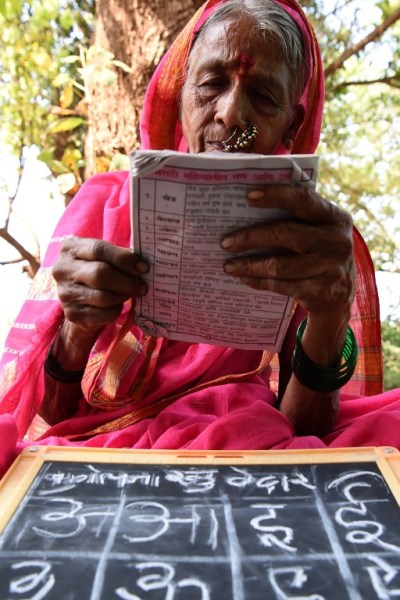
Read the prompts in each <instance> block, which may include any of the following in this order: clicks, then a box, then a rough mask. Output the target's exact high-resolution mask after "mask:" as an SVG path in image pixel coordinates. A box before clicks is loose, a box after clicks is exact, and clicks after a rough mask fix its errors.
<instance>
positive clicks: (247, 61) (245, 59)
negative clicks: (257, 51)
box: [236, 54, 256, 77]
mask: <svg viewBox="0 0 400 600" xmlns="http://www.w3.org/2000/svg"><path fill="white" fill-rule="evenodd" d="M255 62H256V61H255V60H254V58H253V57H252V56H250V55H249V54H239V55H238V57H237V59H236V66H237V69H238V75H239V77H243V76H244V75H247V73H248V72H249V70H250V69H251V67H254V64H255Z"/></svg>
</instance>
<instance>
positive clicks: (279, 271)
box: [221, 186, 355, 313]
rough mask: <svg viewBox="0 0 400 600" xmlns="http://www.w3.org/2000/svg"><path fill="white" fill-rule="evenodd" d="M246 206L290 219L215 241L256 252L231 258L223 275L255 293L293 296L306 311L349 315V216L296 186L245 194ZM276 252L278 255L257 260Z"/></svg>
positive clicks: (351, 287)
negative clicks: (284, 212)
mask: <svg viewBox="0 0 400 600" xmlns="http://www.w3.org/2000/svg"><path fill="white" fill-rule="evenodd" d="M247 200H248V203H249V205H250V206H257V207H265V208H267V207H268V208H282V209H286V210H288V211H290V212H291V213H292V214H293V215H294V217H295V219H294V220H287V221H284V220H282V221H276V222H271V223H265V224H262V225H257V226H253V227H246V228H243V229H239V230H237V231H235V232H233V233H230V234H229V235H228V236H227V237H225V238H224V240H222V242H221V246H222V247H223V248H224V249H225V250H227V251H229V252H234V253H236V252H238V253H240V252H244V251H248V250H252V251H260V255H259V256H250V257H249V256H248V257H244V258H239V257H238V258H236V257H234V258H232V259H230V260H228V261H227V263H226V264H225V267H224V268H225V271H226V272H227V273H229V274H231V275H233V276H235V277H238V278H239V279H240V280H241V281H242V282H244V283H246V284H247V285H249V286H250V287H253V288H256V289H264V290H269V291H271V292H277V293H279V294H284V295H287V296H290V297H292V298H295V300H296V301H298V302H299V304H300V305H301V306H302V307H303V308H304V309H306V310H307V311H309V313H329V312H331V311H333V312H336V313H337V312H341V313H345V312H348V313H349V311H350V306H351V303H352V300H353V297H354V281H355V266H354V258H353V233H352V220H351V217H350V216H349V215H348V214H347V213H345V212H344V211H342V210H341V209H340V208H338V207H336V206H334V205H333V204H331V203H330V202H328V201H326V200H324V199H323V198H322V197H321V196H319V195H318V194H317V193H316V192H313V191H312V190H308V189H307V188H305V187H301V186H266V187H264V188H260V189H257V190H252V191H250V192H249V193H248V195H247ZM269 248H282V249H283V253H282V255H281V256H262V254H263V252H265V251H267V250H268V249H269Z"/></svg>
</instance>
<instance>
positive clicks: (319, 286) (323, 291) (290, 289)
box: [240, 276, 353, 312]
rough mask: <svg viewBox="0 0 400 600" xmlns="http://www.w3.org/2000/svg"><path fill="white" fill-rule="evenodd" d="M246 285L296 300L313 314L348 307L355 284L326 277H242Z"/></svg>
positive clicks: (345, 278)
mask: <svg viewBox="0 0 400 600" xmlns="http://www.w3.org/2000/svg"><path fill="white" fill-rule="evenodd" d="M240 281H241V282H242V283H244V284H245V285H247V286H249V287H251V288H253V289H256V290H265V291H269V292H273V293H276V294H281V295H283V296H289V297H290V298H294V300H295V301H296V302H298V303H299V304H300V306H302V308H304V309H306V310H308V311H310V312H312V311H321V310H324V311H326V310H328V309H329V307H335V308H336V309H337V308H339V307H340V306H344V305H346V306H347V305H348V303H349V298H352V297H353V283H352V280H351V278H349V277H348V276H345V277H344V278H337V279H334V277H333V276H325V277H321V278H319V279H318V278H315V279H292V280H287V279H286V280H284V279H273V278H270V279H269V278H258V277H253V278H252V277H240Z"/></svg>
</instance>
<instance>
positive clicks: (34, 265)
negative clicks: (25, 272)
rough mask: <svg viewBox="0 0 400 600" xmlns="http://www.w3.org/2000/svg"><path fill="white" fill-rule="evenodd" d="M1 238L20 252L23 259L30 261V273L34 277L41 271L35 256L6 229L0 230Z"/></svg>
mask: <svg viewBox="0 0 400 600" xmlns="http://www.w3.org/2000/svg"><path fill="white" fill-rule="evenodd" d="M0 237H1V238H3V240H4V241H6V242H8V243H9V244H10V245H11V246H12V247H13V248H15V249H16V250H18V252H19V253H20V254H21V256H22V258H23V259H24V260H26V261H28V263H29V266H30V270H29V272H30V273H31V274H32V276H33V275H36V273H37V272H38V270H39V267H40V263H39V261H38V260H37V259H36V258H35V257H34V256H33V254H31V253H30V252H29V251H28V250H26V248H24V247H23V246H22V244H20V243H19V242H18V241H17V240H16V239H15V238H14V237H13V236H12V235H11V234H10V233H8V231H7V230H6V229H5V228H4V227H2V228H0Z"/></svg>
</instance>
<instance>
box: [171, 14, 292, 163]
mask: <svg viewBox="0 0 400 600" xmlns="http://www.w3.org/2000/svg"><path fill="white" fill-rule="evenodd" d="M292 88H293V86H292V81H291V75H290V70H289V67H288V66H287V64H286V62H285V61H284V59H283V56H282V53H281V51H280V49H278V48H276V44H275V47H274V44H273V42H272V41H271V42H266V41H264V40H260V39H259V38H258V36H254V34H253V24H252V22H251V21H250V20H248V19H244V20H243V19H242V20H241V21H240V22H236V21H226V22H222V23H218V24H216V25H214V26H213V27H211V28H210V29H209V30H208V31H206V32H205V34H204V36H203V37H202V38H201V39H200V40H198V42H197V43H196V44H195V46H194V48H193V50H192V52H191V54H190V61H189V68H188V73H187V78H186V82H185V84H184V87H183V90H182V106H181V119H182V127H183V134H184V136H185V139H186V141H187V143H188V146H189V151H190V152H194V153H198V152H209V151H212V150H222V144H221V142H222V141H225V140H227V139H228V138H229V137H230V136H232V134H234V135H233V138H232V140H230V142H231V143H232V142H234V141H235V139H237V137H238V135H239V133H241V132H242V131H245V130H246V129H247V126H248V124H249V123H253V124H255V125H256V126H257V128H258V134H257V136H256V138H255V139H254V140H253V141H252V142H251V143H250V144H248V145H247V146H246V148H245V150H241V151H246V152H254V153H259V154H273V153H274V152H275V151H276V149H277V148H278V146H279V145H280V144H282V143H284V141H285V140H286V139H287V138H293V137H294V136H295V133H296V130H297V129H298V127H299V125H300V123H301V118H302V112H301V110H299V108H298V107H297V108H295V107H294V106H293V102H292V91H291V90H292ZM235 128H237V129H236V132H235ZM234 132H235V133H234Z"/></svg>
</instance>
